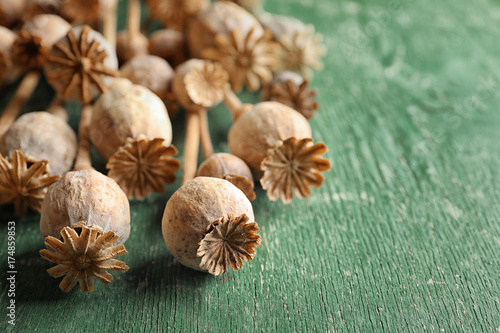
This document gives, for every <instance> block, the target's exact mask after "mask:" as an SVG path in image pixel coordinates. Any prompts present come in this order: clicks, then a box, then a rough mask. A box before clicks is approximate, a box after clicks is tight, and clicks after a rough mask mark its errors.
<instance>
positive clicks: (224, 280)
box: [0, 0, 500, 332]
mask: <svg viewBox="0 0 500 333" xmlns="http://www.w3.org/2000/svg"><path fill="white" fill-rule="evenodd" d="M123 5H124V4H123V3H122V4H121V6H123ZM395 5H398V6H397V9H396V10H394V9H395V7H396V6H395ZM266 8H267V9H268V10H270V11H272V12H275V13H280V14H288V15H293V16H296V17H298V18H300V19H302V20H305V21H306V22H309V23H314V24H315V25H316V27H317V30H319V31H320V32H322V33H323V34H324V36H325V42H326V45H327V47H328V55H327V57H326V58H325V69H324V70H323V71H322V72H320V73H318V74H316V75H315V77H314V80H313V85H314V86H315V87H316V88H317V90H318V95H319V102H320V106H321V109H320V111H319V112H318V114H317V115H316V117H315V118H314V119H313V120H312V121H311V125H312V128H313V135H314V138H315V139H316V140H317V141H324V142H325V143H327V145H328V146H329V148H330V151H329V153H328V154H327V157H328V158H329V159H330V160H331V162H332V171H330V172H328V173H327V175H326V182H325V184H324V186H323V187H322V188H321V189H319V190H315V191H314V192H313V194H312V196H311V198H310V199H309V200H304V201H294V202H293V203H292V204H290V205H289V206H284V205H282V204H281V203H280V202H278V203H271V202H269V201H268V200H267V199H266V197H265V193H264V192H263V191H262V190H260V189H259V190H258V191H257V194H258V199H257V200H256V201H255V202H254V210H255V216H256V220H257V222H258V223H259V226H260V228H261V231H260V234H261V236H262V245H261V246H260V247H259V248H258V251H257V256H256V258H255V260H253V261H252V262H251V263H249V264H246V265H245V266H244V268H243V269H242V270H240V271H237V272H232V271H231V272H229V273H227V274H226V275H224V276H221V277H212V276H209V275H206V274H202V273H198V272H194V271H192V270H189V269H186V268H184V267H182V266H180V265H179V264H177V263H176V262H174V260H173V258H172V256H171V255H170V254H169V252H168V250H167V248H166V246H165V243H164V241H163V237H162V235H161V228H160V221H161V216H162V213H163V208H164V206H165V203H166V201H167V199H168V198H169V196H170V195H171V194H172V193H173V191H174V190H175V188H176V187H177V186H178V185H179V182H177V183H176V184H175V185H174V186H173V187H169V188H167V190H166V192H165V194H163V195H153V196H151V197H149V198H148V199H146V200H145V201H144V202H136V201H134V202H132V203H131V216H132V223H133V224H132V233H131V237H130V239H129V240H128V241H127V243H126V246H127V249H128V251H129V254H128V255H126V256H125V257H124V260H125V261H126V262H127V263H128V264H129V266H130V267H131V269H130V271H129V272H127V273H124V274H114V275H115V280H114V281H113V282H112V283H111V284H110V285H109V286H108V287H105V286H103V285H101V284H99V285H97V287H96V291H95V292H93V293H87V294H81V293H80V291H79V290H76V289H75V290H73V291H72V292H71V293H69V294H63V293H62V292H60V291H59V289H58V286H57V285H58V283H59V280H60V279H58V280H56V279H53V278H51V277H50V276H48V274H47V273H46V272H45V270H46V269H47V268H49V267H50V264H49V263H47V262H45V261H44V260H42V259H41V258H40V256H39V255H38V251H39V249H40V248H42V246H43V242H42V239H41V236H40V232H39V227H38V220H39V216H38V215H37V214H35V213H31V214H30V215H29V216H27V217H26V218H23V219H14V218H13V216H12V209H11V208H2V209H1V214H2V215H1V216H2V217H1V220H2V221H1V222H2V225H1V226H0V227H1V228H2V231H1V234H0V235H1V236H0V254H1V256H0V260H1V265H2V267H4V269H3V274H2V275H1V281H0V283H1V287H2V292H1V309H2V310H1V318H2V320H1V326H0V327H2V328H1V330H3V328H5V327H8V325H7V324H6V316H5V313H6V310H5V308H6V305H7V295H6V292H5V290H6V278H7V275H6V274H5V271H6V269H5V266H4V265H5V264H6V261H7V258H6V246H7V245H6V243H7V240H6V230H7V226H6V222H7V221H9V220H13V219H14V220H15V221H16V222H17V224H16V226H17V250H16V251H17V252H16V260H17V270H18V275H17V294H16V301H17V303H16V304H17V308H16V310H17V326H16V331H19V332H21V331H29V332H33V331H40V332H49V331H58V332H70V331H87V332H97V331H102V332H104V331H110V332H120V331H131V330H133V331H136V332H154V331H158V332H160V331H161V332H163V331H172V332H174V331H175V332H197V331H200V332H205V331H214V332H217V331H222V332H233V331H240V332H253V331H256V332H257V331H274V332H314V331H316V332H335V331H339V332H347V331H349V332H403V331H404V332H422V331H429V332H459V331H466V332H498V331H500V315H499V313H500V298H499V297H500V295H499V287H500V262H499V261H500V260H499V258H500V251H499V249H500V232H499V231H500V228H499V221H500V204H499V203H500V190H499V185H500V182H499V178H500V172H499V170H500V145H499V143H500V130H499V129H500V112H499V109H500V96H499V93H498V91H499V83H500V72H499V69H500V60H499V59H500V43H499V42H498V41H499V36H500V7H499V5H498V2H494V1H486V0H475V1H457V0H453V1H452V0H443V1H439V2H435V1H416V2H415V1H409V0H400V1H398V0H391V1H389V0H387V1H385V0H370V1H368V0H367V1H352V2H347V1H340V0H339V1H332V0H268V1H267V3H266ZM376 17H378V19H376ZM377 20H378V22H379V23H376V22H377ZM377 24H378V25H377ZM362 31H363V33H362ZM13 89H14V88H13V87H11V88H8V89H7V90H6V91H5V92H4V93H2V94H1V96H0V99H1V103H2V104H1V105H5V103H6V101H7V99H8V96H9V94H11V93H12V91H13ZM46 94H50V90H49V89H48V88H47V87H44V86H41V87H39V89H38V93H37V98H34V99H33V100H32V101H31V102H30V103H31V104H30V105H31V106H32V107H33V108H42V107H44V105H45V104H46V103H48V101H47V97H46V96H43V95H46ZM244 97H245V98H246V99H247V100H257V99H258V95H251V94H244ZM77 110H78V105H72V107H71V114H72V118H73V119H75V117H76V116H77ZM183 121H184V119H183V118H182V117H181V118H178V119H176V120H175V121H174V126H175V133H174V135H175V139H174V143H175V144H176V145H177V147H178V148H179V150H180V151H181V152H182V138H183V129H182V126H183ZM210 121H211V123H212V125H213V128H212V134H213V139H214V142H216V150H218V151H221V150H225V149H226V148H227V144H226V142H225V140H226V131H227V129H228V127H229V125H230V117H229V113H228V112H227V110H225V109H224V108H222V107H221V108H218V109H216V110H214V111H212V112H211V113H210ZM98 165H99V163H98ZM100 165H101V166H102V163H100ZM179 175H180V173H179ZM9 329H10V328H9Z"/></svg>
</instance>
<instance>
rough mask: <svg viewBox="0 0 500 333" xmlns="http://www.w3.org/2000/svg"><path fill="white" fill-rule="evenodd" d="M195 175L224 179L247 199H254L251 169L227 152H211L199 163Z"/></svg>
mask: <svg viewBox="0 0 500 333" xmlns="http://www.w3.org/2000/svg"><path fill="white" fill-rule="evenodd" d="M196 176H197V177H215V178H222V179H225V180H227V181H229V182H230V183H232V184H233V185H234V186H236V187H237V188H239V189H240V190H241V191H242V192H243V193H244V194H245V195H246V196H247V198H248V200H250V201H253V200H255V192H254V190H253V188H254V184H253V176H252V171H251V170H250V168H249V167H248V165H247V164H246V163H245V162H244V161H243V160H242V159H241V158H239V157H237V156H234V155H232V154H227V153H217V154H212V155H210V156H209V157H208V158H207V159H205V161H203V163H201V164H200V166H199V167H198V172H197V173H196Z"/></svg>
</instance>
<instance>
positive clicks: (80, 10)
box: [60, 0, 118, 23]
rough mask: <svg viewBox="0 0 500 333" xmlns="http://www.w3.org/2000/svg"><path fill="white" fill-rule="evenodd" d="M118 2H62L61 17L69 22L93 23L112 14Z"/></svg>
mask: <svg viewBox="0 0 500 333" xmlns="http://www.w3.org/2000/svg"><path fill="white" fill-rule="evenodd" d="M117 3H118V0H62V3H61V9H60V10H61V16H63V17H65V18H67V19H68V20H69V21H70V22H79V23H95V22H97V21H99V20H102V19H103V18H105V17H106V16H107V15H110V14H111V13H113V11H114V10H115V8H116V5H117Z"/></svg>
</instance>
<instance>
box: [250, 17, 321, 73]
mask: <svg viewBox="0 0 500 333" xmlns="http://www.w3.org/2000/svg"><path fill="white" fill-rule="evenodd" d="M259 21H260V23H261V24H262V26H263V27H264V28H265V29H267V30H269V31H271V33H272V34H273V36H274V39H275V40H276V41H277V42H279V43H280V45H281V49H282V50H281V67H280V70H282V71H284V70H291V71H295V72H300V73H301V74H302V75H304V76H305V77H308V76H310V72H311V70H320V69H322V68H323V63H322V61H321V58H322V57H323V56H324V55H325V53H326V47H325V46H324V45H323V36H322V35H321V34H319V33H316V32H315V30H314V26H313V25H310V24H309V25H308V24H305V23H304V22H302V21H300V20H298V19H296V18H294V17H289V16H281V15H273V14H268V13H265V14H262V15H259Z"/></svg>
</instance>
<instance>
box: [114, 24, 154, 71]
mask: <svg viewBox="0 0 500 333" xmlns="http://www.w3.org/2000/svg"><path fill="white" fill-rule="evenodd" d="M148 47H149V40H148V38H147V37H146V36H144V35H143V34H142V33H136V34H135V35H134V37H133V38H131V37H130V35H129V32H128V31H127V30H123V31H120V33H118V36H117V39H116V55H117V56H118V61H119V62H120V64H123V63H125V62H127V61H129V60H130V59H132V58H134V57H137V56H141V55H145V54H148Z"/></svg>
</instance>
